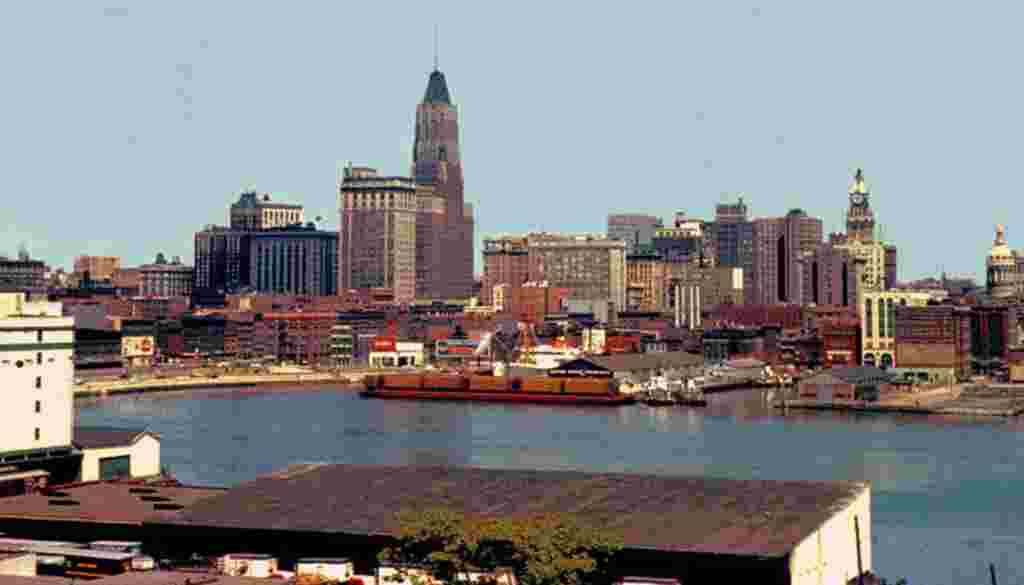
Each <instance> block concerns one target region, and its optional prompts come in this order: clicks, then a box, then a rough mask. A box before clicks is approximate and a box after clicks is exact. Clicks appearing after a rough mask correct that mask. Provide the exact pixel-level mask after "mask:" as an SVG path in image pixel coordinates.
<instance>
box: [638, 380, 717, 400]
mask: <svg viewBox="0 0 1024 585" xmlns="http://www.w3.org/2000/svg"><path fill="white" fill-rule="evenodd" d="M640 400H641V401H642V402H643V403H644V404H646V405H647V406H676V405H679V406H707V405H708V402H707V400H705V399H704V393H703V392H701V391H700V390H699V388H697V386H696V385H694V384H693V382H692V381H683V380H669V379H668V378H666V377H665V376H654V377H652V378H651V379H650V380H648V381H647V382H646V383H645V384H644V390H643V393H642V394H641V399H640Z"/></svg>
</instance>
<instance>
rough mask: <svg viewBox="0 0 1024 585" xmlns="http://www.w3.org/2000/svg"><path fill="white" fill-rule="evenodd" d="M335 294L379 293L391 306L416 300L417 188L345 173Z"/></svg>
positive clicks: (367, 172) (361, 171)
mask: <svg viewBox="0 0 1024 585" xmlns="http://www.w3.org/2000/svg"><path fill="white" fill-rule="evenodd" d="M340 189H341V192H340V204H339V207H340V208H341V222H340V224H339V225H340V228H339V233H338V278H339V281H338V288H339V289H340V290H341V291H343V292H344V291H350V290H355V291H360V290H364V291H370V290H372V291H379V292H381V293H386V294H387V295H389V296H390V298H391V299H392V300H393V301H394V302H398V303H411V302H412V301H414V300H415V299H416V274H417V266H416V259H417V252H416V245H417V241H416V237H417V235H418V233H417V214H418V213H419V202H418V199H417V192H416V183H415V182H414V181H413V180H412V179H408V178H405V177H383V176H380V175H378V173H377V171H376V170H374V169H370V168H365V167H359V168H352V167H349V168H347V169H346V170H345V176H344V178H343V180H342V183H341V186H340Z"/></svg>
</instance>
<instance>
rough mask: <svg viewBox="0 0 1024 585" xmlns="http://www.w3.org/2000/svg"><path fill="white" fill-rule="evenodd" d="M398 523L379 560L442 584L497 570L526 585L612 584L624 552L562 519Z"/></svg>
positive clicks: (438, 515)
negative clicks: (417, 569)
mask: <svg viewBox="0 0 1024 585" xmlns="http://www.w3.org/2000/svg"><path fill="white" fill-rule="evenodd" d="M398 520H399V527H400V528H399V534H398V536H397V538H396V541H397V542H396V544H395V545H394V546H392V547H390V548H387V549H385V550H384V551H382V552H381V554H380V559H381V560H383V561H391V562H396V563H400V564H409V565H422V566H425V567H427V568H428V569H429V571H430V572H431V574H433V576H434V577H435V578H437V579H439V580H441V581H442V582H444V583H463V582H466V581H468V580H469V572H470V570H473V569H476V570H480V571H485V572H486V571H493V570H495V569H497V568H499V567H509V568H511V569H512V570H513V571H514V572H515V574H516V577H517V579H518V580H519V581H520V583H522V584H523V585H581V584H583V583H587V584H598V583H610V582H611V574H610V571H609V569H610V564H611V560H612V559H613V557H614V555H615V554H616V553H617V552H618V551H619V550H620V548H621V546H620V545H619V544H618V543H617V542H616V541H615V539H613V538H611V537H610V536H609V535H608V534H606V533H604V532H602V531H600V530H598V529H595V528H593V527H591V526H588V525H585V524H582V523H579V522H577V521H576V519H575V518H573V517H570V516H568V515H563V514H542V515H533V516H525V517H517V518H511V519H507V518H477V517H466V516H464V515H462V514H461V513H458V512H455V511H452V510H450V509H447V508H437V509H427V510H411V511H402V512H399V513H398Z"/></svg>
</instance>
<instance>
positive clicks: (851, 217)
mask: <svg viewBox="0 0 1024 585" xmlns="http://www.w3.org/2000/svg"><path fill="white" fill-rule="evenodd" d="M870 196H871V194H870V193H868V189H867V187H865V186H864V172H863V171H862V170H861V169H857V174H856V175H854V177H853V186H852V187H850V209H849V210H847V212H846V238H847V240H850V241H857V242H861V243H863V244H871V243H874V241H875V214H874V213H873V212H872V211H871V202H870V201H869V199H870Z"/></svg>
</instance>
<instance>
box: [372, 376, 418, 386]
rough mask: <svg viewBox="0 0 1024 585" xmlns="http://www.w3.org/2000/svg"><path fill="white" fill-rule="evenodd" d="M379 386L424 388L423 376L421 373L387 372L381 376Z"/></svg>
mask: <svg viewBox="0 0 1024 585" xmlns="http://www.w3.org/2000/svg"><path fill="white" fill-rule="evenodd" d="M378 387H379V388H422V387H423V376H421V375H419V374H387V375H384V376H381V381H380V382H379V385H378Z"/></svg>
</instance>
